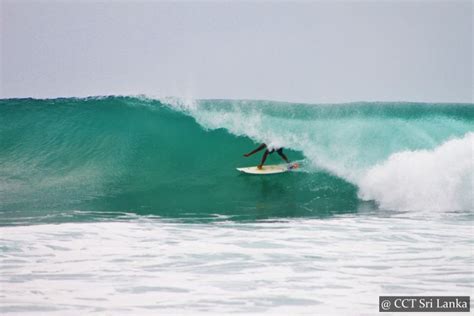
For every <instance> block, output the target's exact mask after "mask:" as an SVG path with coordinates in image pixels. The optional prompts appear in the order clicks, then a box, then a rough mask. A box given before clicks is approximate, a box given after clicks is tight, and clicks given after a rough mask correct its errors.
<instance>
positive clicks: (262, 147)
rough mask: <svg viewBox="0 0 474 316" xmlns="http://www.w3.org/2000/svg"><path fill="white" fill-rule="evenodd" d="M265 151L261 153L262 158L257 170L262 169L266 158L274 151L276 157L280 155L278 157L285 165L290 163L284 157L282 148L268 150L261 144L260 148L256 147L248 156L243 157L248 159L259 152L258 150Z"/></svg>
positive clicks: (265, 145)
mask: <svg viewBox="0 0 474 316" xmlns="http://www.w3.org/2000/svg"><path fill="white" fill-rule="evenodd" d="M264 148H265V149H266V150H265V152H264V153H263V156H262V161H261V162H260V164H259V165H258V166H257V168H258V169H262V167H263V164H264V163H265V160H267V156H268V155H269V154H273V153H274V152H275V151H276V152H277V153H278V155H280V157H281V158H282V159H283V160H284V161H286V163H290V161H289V160H288V158H287V157H286V155H285V154H284V153H283V147H280V148H270V149H268V147H267V144H265V143H263V144H261V145H260V146H258V147H257V148H256V149H254V150H252V151H251V152H249V153H248V154H244V156H245V157H250V156H252V155H253V154H255V153H257V152H259V151H260V150H262V149H264Z"/></svg>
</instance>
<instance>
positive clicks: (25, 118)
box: [0, 96, 474, 225]
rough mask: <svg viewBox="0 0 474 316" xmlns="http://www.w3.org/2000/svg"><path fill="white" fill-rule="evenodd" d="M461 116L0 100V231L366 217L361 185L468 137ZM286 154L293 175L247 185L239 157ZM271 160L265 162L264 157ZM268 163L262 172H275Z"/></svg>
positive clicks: (403, 106) (392, 110) (459, 110)
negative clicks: (131, 220) (392, 162)
mask: <svg viewBox="0 0 474 316" xmlns="http://www.w3.org/2000/svg"><path fill="white" fill-rule="evenodd" d="M473 121H474V111H473V108H472V105H471V104H444V105H427V104H409V103H397V104H374V103H354V104H345V105H308V104H291V103H281V102H270V101H243V100H198V101H192V102H185V101H183V100H180V99H163V100H161V101H160V100H154V99H150V98H145V97H118V96H110V97H91V98H83V99H80V98H60V99H45V100H38V99H3V100H0V138H1V140H2V141H1V142H0V166H1V168H0V210H1V212H2V216H1V218H2V224H7V225H8V224H15V223H36V222H55V221H70V220H96V219H99V218H102V217H105V218H107V217H108V214H112V215H110V216H112V217H117V216H118V215H117V214H124V213H134V214H140V215H154V216H161V217H166V218H172V219H184V220H208V219H222V218H225V219H228V218H230V219H233V220H256V219H268V218H285V217H303V216H304V217H306V216H318V217H319V216H328V215H331V214H339V213H348V212H357V211H358V210H361V209H367V208H369V209H374V208H376V205H377V203H376V202H370V201H369V202H365V201H362V200H361V199H359V198H358V197H357V194H358V186H357V184H358V183H357V179H358V177H359V176H360V174H361V173H363V172H365V171H366V170H367V169H370V168H371V167H373V166H374V165H375V164H377V163H379V162H381V161H384V160H385V159H387V158H388V157H389V156H390V155H391V154H393V153H396V152H398V151H402V150H413V149H429V148H435V147H436V146H438V145H440V144H441V143H442V142H443V141H446V140H448V139H450V138H453V137H462V136H463V135H464V134H465V133H467V132H469V131H471V130H473V128H472V123H473ZM261 141H265V142H267V143H269V144H274V145H279V146H284V147H286V148H287V151H286V153H287V155H288V156H289V158H290V159H292V160H302V161H303V168H302V171H301V172H293V173H288V174H282V175H277V176H267V177H258V176H256V177H255V176H254V177H252V176H245V175H241V174H239V173H238V172H237V171H236V170H235V167H238V166H248V165H256V164H257V163H258V160H259V159H260V156H259V155H255V157H252V158H244V157H242V154H243V153H245V152H248V151H250V150H251V149H253V148H254V147H255V146H256V145H257V143H258V142H261ZM274 156H275V157H274ZM279 162H280V160H279V157H277V156H276V155H272V156H271V157H270V158H269V161H268V163H279Z"/></svg>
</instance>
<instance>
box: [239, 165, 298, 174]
mask: <svg viewBox="0 0 474 316" xmlns="http://www.w3.org/2000/svg"><path fill="white" fill-rule="evenodd" d="M297 168H298V164H297V163H293V164H284V165H264V166H263V167H262V169H258V168H257V166H254V167H245V168H236V169H237V170H239V171H240V172H243V173H248V174H261V175H265V174H277V173H283V172H288V171H291V170H293V169H297Z"/></svg>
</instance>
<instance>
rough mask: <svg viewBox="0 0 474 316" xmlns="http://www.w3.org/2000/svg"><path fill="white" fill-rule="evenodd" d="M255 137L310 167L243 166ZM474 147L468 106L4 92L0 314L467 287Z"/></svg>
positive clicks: (188, 307)
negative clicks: (250, 169) (275, 171)
mask: <svg viewBox="0 0 474 316" xmlns="http://www.w3.org/2000/svg"><path fill="white" fill-rule="evenodd" d="M262 142H265V143H266V144H267V145H268V146H269V147H271V148H276V147H284V148H285V150H284V152H285V154H286V155H287V156H288V158H289V159H290V160H292V161H296V162H298V163H299V164H300V165H301V168H300V169H298V170H297V171H294V172H289V173H285V174H279V175H270V176H252V175H244V174H240V173H239V172H238V171H237V170H236V169H235V168H236V167H245V166H253V165H257V164H258V163H259V161H260V158H261V153H257V154H255V155H253V156H252V157H249V158H245V157H243V154H244V153H247V152H249V151H251V150H253V149H255V148H256V147H257V146H258V145H259V144H260V143H262ZM473 155H474V105H473V104H448V103H446V104H428V103H406V102H398V103H368V102H358V103H347V104H299V103H286V102H275V101H258V100H191V99H189V100H187V99H181V98H161V99H158V98H152V97H146V96H133V97H132V96H104V97H89V98H57V99H0V249H1V252H0V313H2V314H18V315H27V314H45V313H46V314H48V315H49V314H52V315H76V314H77V315H79V314H81V315H82V314H84V313H87V314H94V313H95V314H98V315H117V314H130V315H135V314H150V315H156V314H170V315H176V314H190V315H194V314H216V315H223V314H234V313H243V314H255V315H257V314H258V315H260V314H264V313H265V314H271V315H290V314H291V315H305V314H308V315H314V314H321V313H322V314H336V315H348V314H350V315H373V314H377V313H378V297H379V296H380V295H464V296H465V295H470V296H471V297H473V296H474V238H473V237H474V225H473V224H474V221H473V220H474V212H473V211H474V206H473V199H474V193H473V185H474V157H473ZM277 163H282V161H281V158H280V157H279V156H278V155H277V154H273V155H270V156H269V158H268V159H267V164H277ZM471 304H472V302H471Z"/></svg>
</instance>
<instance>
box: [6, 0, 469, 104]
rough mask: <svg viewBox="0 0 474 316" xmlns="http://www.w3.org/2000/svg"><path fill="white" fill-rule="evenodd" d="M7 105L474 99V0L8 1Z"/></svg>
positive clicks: (457, 100)
mask: <svg viewBox="0 0 474 316" xmlns="http://www.w3.org/2000/svg"><path fill="white" fill-rule="evenodd" d="M0 1H1V7H0V28H1V29H0V30H1V33H0V36H1V55H0V57H1V64H0V74H1V77H0V97H1V98H11V97H36V98H45V97H63V96H78V97H79V96H91V95H136V94H146V95H152V96H157V97H165V96H177V97H186V98H222V99H266V100H280V101H293V102H308V103H331V102H334V103H337V102H354V101H416V102H469V103H470V102H473V90H474V84H473V72H474V67H473V24H472V23H473V6H474V5H473V1H471V0H446V1H434V0H433V1H430V0H415V1H406V0H400V1H389V0H379V1H375V0H374V1H355V0H351V1H349V0H347V1H293V2H282V1H245V2H244V1H207V2H197V1H189V2H185V1H108V2H106V1H86V0H83V1H69V0H68V1H66V0H63V1H60V0H55V1H51V0H50V1H48V0H37V1H25V0H15V1H13V0H0Z"/></svg>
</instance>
